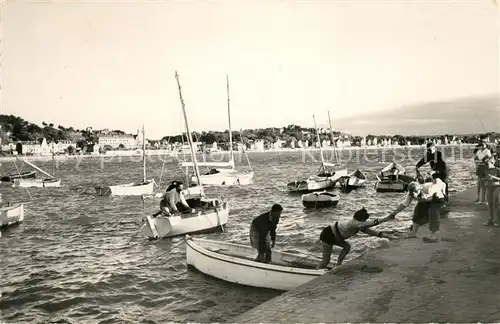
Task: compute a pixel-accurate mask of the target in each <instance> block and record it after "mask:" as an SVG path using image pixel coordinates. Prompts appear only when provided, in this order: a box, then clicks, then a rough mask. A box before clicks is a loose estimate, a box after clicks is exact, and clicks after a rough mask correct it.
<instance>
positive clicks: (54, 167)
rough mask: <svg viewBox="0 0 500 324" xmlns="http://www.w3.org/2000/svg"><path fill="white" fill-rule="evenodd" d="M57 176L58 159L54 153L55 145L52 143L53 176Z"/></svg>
mask: <svg viewBox="0 0 500 324" xmlns="http://www.w3.org/2000/svg"><path fill="white" fill-rule="evenodd" d="M55 175H56V157H55V153H54V143H52V176H54V177H55Z"/></svg>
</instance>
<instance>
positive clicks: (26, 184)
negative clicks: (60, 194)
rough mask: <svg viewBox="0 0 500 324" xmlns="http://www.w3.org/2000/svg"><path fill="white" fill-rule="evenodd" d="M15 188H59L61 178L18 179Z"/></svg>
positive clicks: (15, 181)
mask: <svg viewBox="0 0 500 324" xmlns="http://www.w3.org/2000/svg"><path fill="white" fill-rule="evenodd" d="M12 186H13V187H14V188H59V187H61V179H50V178H49V179H16V180H14V184H13V185H12Z"/></svg>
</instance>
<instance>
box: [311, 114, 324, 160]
mask: <svg viewBox="0 0 500 324" xmlns="http://www.w3.org/2000/svg"><path fill="white" fill-rule="evenodd" d="M313 120H314V129H315V130H316V138H317V139H318V145H319V155H320V156H321V165H322V166H323V165H324V164H325V158H324V157H323V149H322V148H321V140H320V138H319V132H318V127H317V126H316V117H314V115H313Z"/></svg>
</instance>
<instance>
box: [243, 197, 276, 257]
mask: <svg viewBox="0 0 500 324" xmlns="http://www.w3.org/2000/svg"><path fill="white" fill-rule="evenodd" d="M282 211H283V207H281V205H279V204H274V205H273V206H272V207H271V210H270V211H268V212H265V213H264V214H261V215H259V216H257V217H255V218H254V220H253V221H252V225H250V244H251V245H252V247H253V248H254V249H257V251H258V255H257V258H255V260H254V261H257V262H264V263H269V262H271V253H272V250H271V249H272V248H274V245H275V243H276V227H277V226H278V223H279V221H280V217H281V212H282Z"/></svg>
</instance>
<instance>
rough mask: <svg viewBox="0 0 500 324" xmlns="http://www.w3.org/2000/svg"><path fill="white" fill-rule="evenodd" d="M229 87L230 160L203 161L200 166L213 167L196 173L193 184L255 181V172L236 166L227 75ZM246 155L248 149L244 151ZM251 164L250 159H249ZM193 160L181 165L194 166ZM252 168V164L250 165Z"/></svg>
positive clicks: (241, 183)
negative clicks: (242, 169)
mask: <svg viewBox="0 0 500 324" xmlns="http://www.w3.org/2000/svg"><path fill="white" fill-rule="evenodd" d="M226 88H227V115H228V121H229V154H230V156H229V161H228V162H202V163H198V165H199V166H207V167H211V168H212V169H210V171H209V172H207V173H206V174H202V175H201V176H200V177H199V178H198V177H197V176H196V175H193V176H192V177H191V183H192V184H202V185H215V186H232V185H242V186H244V185H249V184H252V183H253V177H254V172H253V171H252V170H250V171H248V172H238V171H237V170H236V169H235V166H234V152H233V133H232V129H231V105H230V97H229V76H228V75H226ZM243 154H245V155H246V151H243ZM247 161H248V164H249V166H250V160H248V157H247ZM192 166H193V162H183V163H181V167H186V168H187V167H192ZM250 169H251V166H250Z"/></svg>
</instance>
